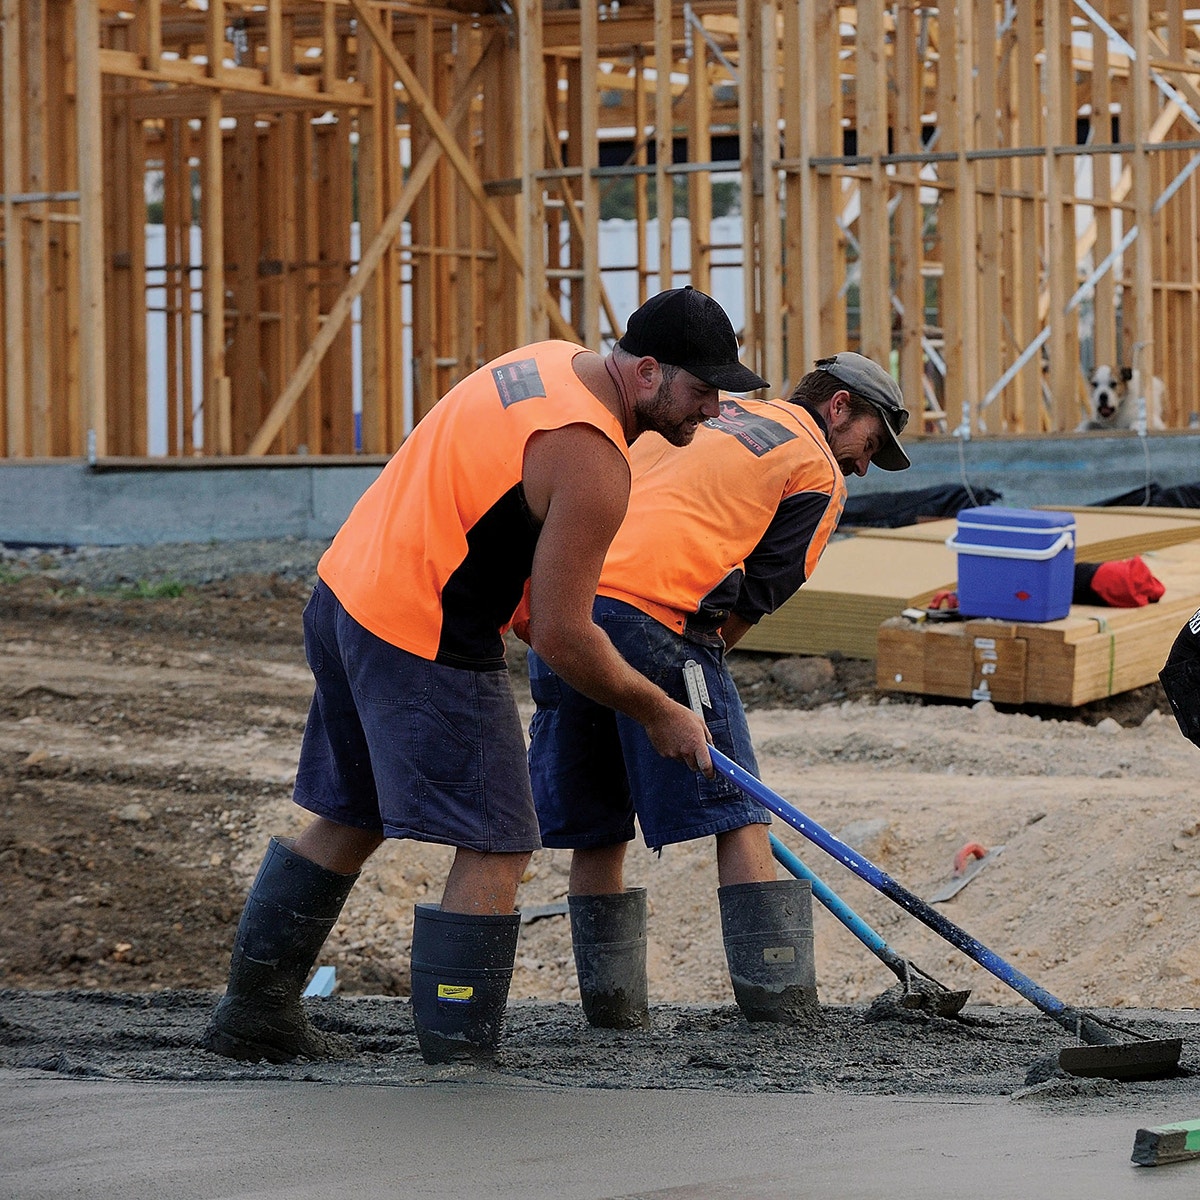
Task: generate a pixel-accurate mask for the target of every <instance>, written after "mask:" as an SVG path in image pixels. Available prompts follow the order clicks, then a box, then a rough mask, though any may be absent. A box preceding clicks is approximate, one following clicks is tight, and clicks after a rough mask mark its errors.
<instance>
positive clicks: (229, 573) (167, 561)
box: [0, 538, 329, 590]
mask: <svg viewBox="0 0 1200 1200" xmlns="http://www.w3.org/2000/svg"><path fill="white" fill-rule="evenodd" d="M328 544H329V543H328V542H326V541H324V540H321V541H313V540H305V539H301V538H279V539H276V540H268V539H259V540H256V541H246V542H182V543H172V544H167V545H160V546H79V547H69V546H64V547H61V548H45V547H25V548H14V547H9V546H4V547H0V570H7V571H8V572H9V573H11V574H16V575H26V574H35V573H36V574H43V575H47V576H49V577H51V578H53V579H58V580H61V581H62V582H63V583H71V584H75V585H77V586H79V587H83V588H85V589H87V590H103V589H106V588H122V587H136V586H137V585H139V584H143V585H158V584H163V583H170V582H174V583H182V584H208V583H220V582H222V581H223V580H226V579H232V578H234V577H236V576H240V575H277V576H279V577H280V578H281V579H285V580H304V581H308V580H315V579H316V574H317V560H318V559H319V558H320V557H321V555H322V554H323V553H324V552H325V547H326V546H327V545H328Z"/></svg>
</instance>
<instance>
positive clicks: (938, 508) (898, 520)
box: [841, 483, 1137, 529]
mask: <svg viewBox="0 0 1200 1200" xmlns="http://www.w3.org/2000/svg"><path fill="white" fill-rule="evenodd" d="M1000 498H1001V494H1000V493H999V492H995V491H992V489H991V488H973V489H972V490H971V491H970V492H968V491H967V489H966V488H965V487H963V486H962V485H961V484H958V483H946V484H939V485H938V486H937V487H927V488H917V489H916V490H915V491H911V492H876V493H874V494H873V495H869V496H851V497H850V499H848V500H847V501H846V508H845V510H844V511H843V513H842V521H841V524H842V527H843V528H845V527H846V526H854V525H869V526H872V527H874V528H878V529H898V528H899V527H900V526H901V525H915V524H916V523H917V522H918V521H923V520H936V519H937V518H938V517H954V516H957V515H958V514H959V513H960V512H962V510H963V509H964V508H982V507H983V506H985V505H988V504H995V503H996V501H997V500H999V499H1000ZM1114 503H1115V501H1114ZM1135 503H1137V501H1135Z"/></svg>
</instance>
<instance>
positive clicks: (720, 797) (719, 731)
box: [695, 720, 743, 804]
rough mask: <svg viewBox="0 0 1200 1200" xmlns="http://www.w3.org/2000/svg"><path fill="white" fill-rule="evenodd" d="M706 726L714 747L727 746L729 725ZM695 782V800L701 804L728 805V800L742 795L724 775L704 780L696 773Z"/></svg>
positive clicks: (740, 790)
mask: <svg viewBox="0 0 1200 1200" xmlns="http://www.w3.org/2000/svg"><path fill="white" fill-rule="evenodd" d="M707 724H708V731H709V733H711V734H712V736H713V741H714V742H715V743H716V745H717V746H722V745H728V743H729V733H728V729H729V723H728V722H727V721H711V720H710V721H708V722H707ZM695 780H696V799H697V800H698V801H699V803H701V804H728V803H729V801H730V800H737V799H740V798H741V797H742V795H743V793H742V789H741V788H740V787H738V785H737V784H736V783H734V782H733V780H731V779H726V778H725V776H724V775H714V776H713V778H712V779H705V778H704V775H703V774H702V773H701V772H700V771H697V772H696V773H695Z"/></svg>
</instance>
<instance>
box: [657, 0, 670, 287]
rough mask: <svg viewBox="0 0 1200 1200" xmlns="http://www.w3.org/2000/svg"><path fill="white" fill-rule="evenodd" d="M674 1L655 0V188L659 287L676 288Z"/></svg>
mask: <svg viewBox="0 0 1200 1200" xmlns="http://www.w3.org/2000/svg"><path fill="white" fill-rule="evenodd" d="M671 8H672V5H671V0H654V188H655V197H656V200H657V208H658V290H659V291H660V292H665V291H666V290H667V289H668V288H672V287H674V286H675V285H674V282H673V280H674V272H673V270H672V264H671V222H672V219H673V218H674V216H675V181H674V178H673V177H672V176H670V175H668V174H667V167H669V166H670V165H671V161H672V158H673V155H674V141H675V138H674V134H675V118H674V115H673V112H672V108H671V99H672V97H671V65H672V59H673V57H674V55H673V52H672V46H671Z"/></svg>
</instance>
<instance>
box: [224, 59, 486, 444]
mask: <svg viewBox="0 0 1200 1200" xmlns="http://www.w3.org/2000/svg"><path fill="white" fill-rule="evenodd" d="M488 58H489V54H486V53H485V54H484V55H482V56H481V57H480V59H479V61H478V62H477V63H476V64H475V67H474V69H473V70H472V72H471V74H470V76H469V77H468V79H467V82H466V85H465V86H464V88H463V90H462V92H461V93H460V94H459V97H458V99H457V100H456V101H455V104H454V107H453V108H452V109H451V110H450V113H449V115H448V117H447V120H448V122H449V124H450V126H451V127H453V126H454V125H456V124H457V123H458V122H459V121H461V120H462V118H463V115H464V114H465V113H466V110H467V108H468V106H469V105H470V103H471V101H472V99H473V98H474V96H475V92H476V89H477V86H478V80H479V78H480V76H481V75H482V73H483V69H484V66H485V64H486V62H487V60H488ZM441 155H442V147H441V145H440V144H439V143H438V142H436V141H434V142H430V143H429V145H427V146H426V147H425V150H424V151H423V152H422V154H421V157H420V158H419V159H417V161H416V162H415V163H414V164H413V167H412V170H411V171H410V172H409V176H408V181H407V182H406V183H405V185H404V189H403V191H401V193H400V198H399V199H398V200H397V202H396V204H395V205H394V206H393V208H392V210H391V212H389V213H388V215H387V217H386V218H384V220H383V222H382V223H381V224H380V226H379V230H378V232H377V233H376V234H375V237H374V238H373V239H372V240H371V244H370V245H369V246H368V247H367V249H366V250H365V251H364V252H363V254H362V255H361V256H360V257H359V260H358V267H357V269H356V270H355V272H354V275H353V276H352V277H351V278H350V280H349V281H348V282H347V283H346V286H345V287H344V288H343V289H342V291H341V294H340V295H339V296H338V297H337V299H336V300H335V301H334V302H333V304H332V305H331V306H330V309H329V311H328V312H327V313H326V314H325V319H324V321H323V322H322V323H321V328H320V331H319V332H318V333H317V335H316V337H315V338H313V340H312V342H311V343H310V344H309V347H308V349H307V350H306V351H305V352H304V357H303V358H301V360H300V362H299V364H298V365H297V367H296V370H295V371H294V372H293V373H292V377H291V378H290V379H289V380H288V383H287V387H285V388H284V389H283V391H282V392H281V393H280V395H279V398H278V399H277V400H276V401H275V403H274V404H273V405H272V406H271V411H270V412H269V413H268V414H267V416H266V418H265V420H264V421H263V423H262V427H261V428H260V429H259V431H258V432H257V433H256V434H255V435H254V439H253V440H252V441H251V443H250V445H249V447H248V448H247V450H246V453H247V454H252V455H254V454H266V453H267V451H268V450H269V449H270V448H271V443H272V442H273V441H274V440H275V437H276V435H277V434H278V433H279V431H280V429H282V428H283V423H284V421H286V420H287V418H288V416H289V415H290V413H291V411H292V409H293V408H294V407H295V405H296V401H297V400H299V399H300V397H301V395H303V393H304V389H305V388H306V387H307V386H308V384H309V382H310V380H311V379H312V377H313V374H314V372H315V371H316V369H317V367H318V366H320V363H321V359H322V358H324V356H325V352H326V350H328V349H329V347H330V346H331V345H332V344H333V340H334V338H336V337H337V335H338V333H339V331H340V330H341V327H342V325H343V324H345V321H346V318H347V317H348V316H349V315H350V311H351V309H352V308H353V306H354V301H355V300H356V299H357V298H358V297H359V295H360V294H361V293H362V290H363V289H364V288H365V287H366V286H367V283H368V282H369V281H370V279H371V277H372V275H373V274H374V272H375V269H376V268H377V267H378V266H379V264H380V262H381V261H382V260H383V256H384V255H385V254H386V253H387V251H388V249H389V247H390V245H391V243H392V241H393V240H394V239H395V238H396V237H397V236H398V235H399V233H400V227H401V226H402V225H403V224H404V221H405V218H407V216H408V214H409V211H410V210H411V208H412V206H413V202H414V201H415V200H416V198H417V196H418V195H420V193H421V190H422V189H423V188H424V187H425V184H426V183H427V182H428V181H429V177H430V176H431V175H432V174H433V168H434V166H435V165H436V164H437V161H438V159H439V158H440V157H441Z"/></svg>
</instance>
